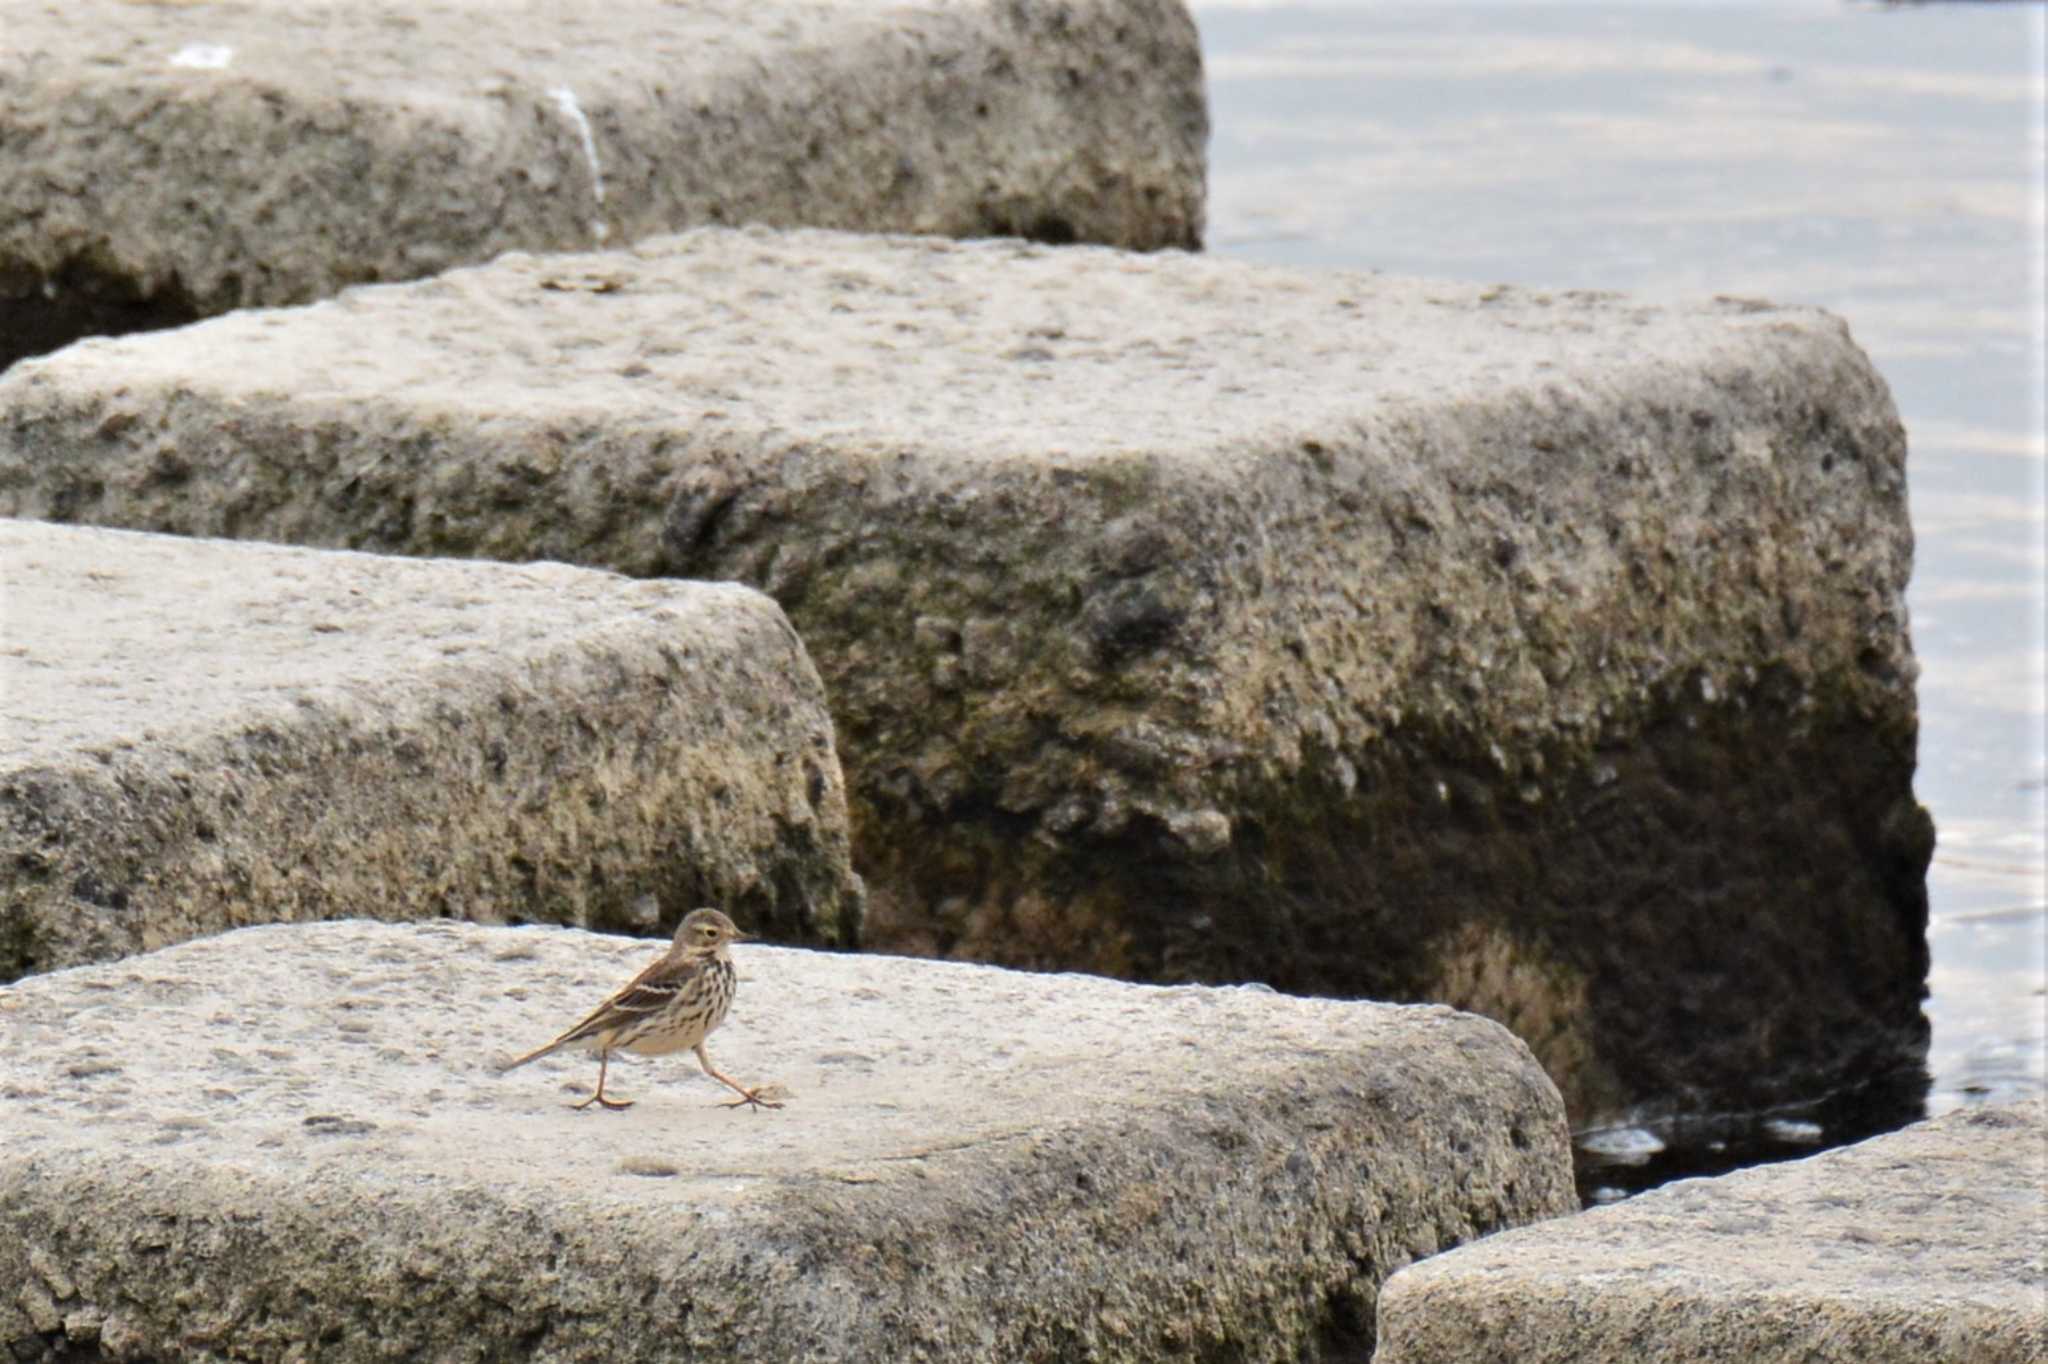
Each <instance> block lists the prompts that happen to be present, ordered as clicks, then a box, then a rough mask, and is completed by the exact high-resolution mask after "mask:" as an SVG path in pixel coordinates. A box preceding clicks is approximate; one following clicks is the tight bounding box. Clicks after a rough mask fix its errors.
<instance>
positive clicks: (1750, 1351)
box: [1373, 1103, 2048, 1364]
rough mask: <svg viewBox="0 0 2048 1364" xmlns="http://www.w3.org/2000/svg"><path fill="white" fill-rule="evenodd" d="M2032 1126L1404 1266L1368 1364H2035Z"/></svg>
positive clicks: (1661, 1198) (1699, 1188)
mask: <svg viewBox="0 0 2048 1364" xmlns="http://www.w3.org/2000/svg"><path fill="white" fill-rule="evenodd" d="M2043 1114H2044V1109H2043V1106H2042V1105H2041V1104H2039V1103H2030V1104H2026V1105H2021V1106H2015V1107H2011V1108H1980V1109H1964V1110H1962V1111H1960V1112H1956V1113H1951V1114H1948V1115H1947V1116H1945V1117H1941V1118H1937V1119H1935V1120H1934V1121H1932V1122H1927V1123H1921V1124H1919V1125H1917V1126H1913V1127H1909V1128H1907V1129H1906V1130H1904V1131H1902V1132H1897V1133H1893V1134H1892V1135H1890V1136H1884V1137H1878V1138H1876V1139H1874V1140H1871V1141H1867V1142H1864V1143H1862V1144H1861V1145H1858V1146H1850V1147H1844V1148H1842V1149H1840V1150H1837V1151H1831V1152H1828V1153H1827V1154H1825V1155H1819V1156H1814V1157H1812V1158H1810V1159H1807V1160H1801V1161H1795V1162H1793V1163H1791V1164H1786V1165H1771V1166H1762V1167H1758V1168H1755V1169H1749V1170H1744V1171H1741V1172H1739V1173H1737V1174H1732V1175H1725V1176H1722V1177H1721V1178H1719V1179H1691V1180H1686V1181H1684V1182H1682V1183H1678V1184H1671V1185H1666V1186H1665V1187H1664V1188H1661V1189H1657V1190H1654V1191H1652V1192H1650V1193H1645V1194H1640V1195H1638V1196H1637V1197H1635V1198H1632V1199H1630V1200H1629V1201H1627V1202H1625V1203H1619V1204H1616V1205H1614V1206H1612V1207H1607V1208H1601V1209H1598V1210H1596V1211H1593V1212H1589V1213H1586V1214H1585V1215H1583V1216H1580V1217H1573V1218H1569V1219H1566V1220H1563V1221H1558V1222H1552V1223H1550V1224H1548V1225H1547V1226H1543V1227H1534V1228H1525V1229H1523V1230H1521V1231H1516V1232H1510V1233H1507V1234H1505V1235H1501V1236H1496V1237H1491V1238H1489V1239H1487V1240H1485V1241H1483V1242H1480V1243H1479V1244H1477V1245H1471V1246H1466V1247H1463V1248H1461V1249H1459V1250H1456V1251H1453V1252H1452V1253H1450V1254H1448V1255H1442V1256H1439V1257H1437V1258H1435V1259H1433V1260H1429V1261H1427V1262H1425V1263H1423V1264H1418V1265H1415V1266H1412V1267H1411V1268H1408V1269H1406V1270H1403V1271H1402V1272H1401V1273H1400V1274H1398V1275H1396V1276H1395V1277H1394V1278H1393V1279H1392V1280H1391V1281H1390V1282H1389V1283H1388V1284H1387V1286H1386V1290H1385V1291H1384V1292H1383V1293H1382V1294H1381V1296H1380V1318H1379V1321H1380V1326H1379V1350H1378V1353H1377V1354H1375V1355H1374V1356H1373V1361H1374V1364H1477V1361H1486V1360H1506V1359H1512V1360H1517V1361H1523V1364H1566V1362H1567V1361H1569V1364H1607V1362H1608V1361H1612V1364H1717V1362H1718V1361H1726V1364H1738V1362H1739V1364H1793V1362H1794V1361H1797V1364H1930V1361H1943V1362H1944V1364H2040V1361H2042V1360H2044V1359H2048V1123H2044V1121H2043Z"/></svg>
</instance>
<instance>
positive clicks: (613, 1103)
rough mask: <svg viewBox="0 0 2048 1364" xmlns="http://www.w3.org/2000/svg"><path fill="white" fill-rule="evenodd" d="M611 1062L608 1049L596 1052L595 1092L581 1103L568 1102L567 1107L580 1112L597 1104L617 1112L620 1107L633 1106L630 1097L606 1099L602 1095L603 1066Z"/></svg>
mask: <svg viewBox="0 0 2048 1364" xmlns="http://www.w3.org/2000/svg"><path fill="white" fill-rule="evenodd" d="M611 1063H612V1054H611V1053H610V1052H609V1051H601V1052H599V1053H598V1054H597V1093H595V1094H593V1095H591V1096H590V1097H589V1098H587V1099H585V1100H584V1101H583V1102H582V1103H580V1104H570V1105H569V1107H571V1108H573V1109H575V1110H576V1111H577V1112H579V1113H581V1112H582V1111H583V1110H584V1109H586V1108H588V1107H590V1106H591V1105H592V1104H597V1105H599V1106H600V1107H603V1108H609V1109H610V1110H611V1111H612V1112H614V1113H617V1112H619V1111H620V1110H622V1109H627V1108H631V1107H632V1106H633V1101H632V1100H631V1099H607V1098H606V1097H605V1096H604V1072H605V1068H606V1067H608V1066H610V1065H611Z"/></svg>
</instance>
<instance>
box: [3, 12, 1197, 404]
mask: <svg viewBox="0 0 2048 1364" xmlns="http://www.w3.org/2000/svg"><path fill="white" fill-rule="evenodd" d="M1207 135H1208V116H1207V106H1206V100H1205V95H1204V91H1203V86H1202V65H1201V52H1200V46H1199V42H1198V39H1197V36H1196V33H1195V26H1194V23H1193V21H1192V19H1190V17H1189V16H1188V13H1187V11H1186V9H1185V7H1184V6H1183V4H1182V3H1181V0H1059V2H1058V3H1033V2H1023V0H907V2H906V3H902V4H890V5H867V4H829V5H821V4H809V3H801V2H800V0H797V2H792V0H744V2H742V0H693V2H692V3H690V4H687V5H680V4H669V3H658V2H656V0H514V2H513V3H501V2H500V0H489V3H483V2H481V0H437V2H436V0H429V2H427V3H418V2H416V0H347V2H346V3H337V2H335V0H325V2H323V3H306V2H305V0H246V2H245V3H239V4H233V5H218V4H206V5H193V4H163V3H158V4H137V3H124V2H122V0H62V3H34V2H33V0H30V2H24V0H8V3H7V4H6V6H5V8H4V11H0V147H4V148H5V149H6V155H5V162H4V166H0V367H4V366H5V365H7V364H9V363H12V362H13V361H14V360H15V359H16V358H18V357H19V356H22V355H28V354H36V353H40V352H42V351H47V350H51V349H54V348H55V347H56V346H58V345H61V344H63V343H64V342H66V341H69V340H71V339H72V338H74V337H76V336H81V335H86V334H91V333H96V332H108V331H116V332H117V331H127V330H134V329H137V328H142V327H151V326H162V325H166V324H168V323H171V322H175V321H185V320H189V319H191V318H193V317H199V316H209V315H212V314H215V313H219V312H223V311H226V310H228V309H230V308H236V307H246V306H255V305H274V304H287V303H302V302H306V301H309V300H312V299H316V298H323V297H326V296H328V295H331V294H333V293H334V292H336V291H337V290H339V289H341V288H342V287H344V286H346V285H350V284H355V283H359V282H363V281H369V280H393V279H413V278H418V277H421V276H425V275H432V274H435V273H438V272H439V271H442V270H445V269H447V268H449V267H450V266H454V265H462V264H469V263H473V262H477V261H482V260H488V259H490V258H491V257H493V256H496V255H498V254H499V253H501V252H504V251H510V250H574V249H580V248H585V247H590V246H597V245H603V244H606V243H610V244H613V245H617V244H622V243H625V242H630V241H635V240H638V239H639V238H641V237H645V236H647V235H649V234H651V233H657V232H664V231H674V230H676V229H678V228H683V227H690V226H695V225H699V224H705V223H734V224H738V223H749V222H758V223H769V224H777V225H785V226H794V225H799V224H807V225H812V226H820V227H838V228H846V229H851V230H859V231H898V232H929V233H941V234H947V235H955V236H996V235H1005V234H1019V235H1025V236H1031V237H1036V238H1039V239H1043V240H1052V241H1098V242H1108V243H1113V244H1116V245H1120V246H1129V247H1138V248H1152V247H1159V246H1196V245H1199V244H1200V241H1201V236H1202V213H1203V180H1204V154H1205V144H1206V140H1207Z"/></svg>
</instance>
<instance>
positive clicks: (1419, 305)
mask: <svg viewBox="0 0 2048 1364" xmlns="http://www.w3.org/2000/svg"><path fill="white" fill-rule="evenodd" d="M1905 490H1906V484H1905V439H1904V433H1903V431H1902V430H1901V428H1900V426H1899V423H1898V420H1897V417H1896V415H1895V413H1894V410H1893V407H1892V403H1891V400H1890V396H1889V394H1888V393H1887V391H1886V389H1885V386H1884V384H1883V382H1882V381H1881V380H1880V379H1879V378H1878V376H1877V375H1876V374H1875V373H1874V372H1873V371H1872V369H1871V367H1870V365H1869V362H1868V360H1867V359H1866V358H1865V357H1864V355H1863V354H1862V352H1861V351H1860V350H1858V349H1857V347H1856V346H1855V344H1854V343H1853V342H1852V341H1851V340H1850V338H1849V336H1848V333H1847V331H1846V329H1845V328H1844V327H1843V325H1842V324H1841V323H1840V322H1839V321H1838V320H1836V319H1835V318H1833V317H1830V316H1828V315H1826V314H1824V313H1820V312H1816V311H1813V310H1809V309H1788V308H1775V307H1771V306H1769V305H1767V304H1759V303H1752V302H1743V301H1738V300H1719V301H1712V302H1705V303H1702V304H1700V305H1698V306H1655V307H1653V306H1648V305H1646V304H1643V303H1640V302H1637V301H1633V300H1630V299H1626V298H1622V297H1617V296H1612V295H1593V294H1543V293H1531V292H1527V291H1523V290H1517V289H1512V288H1507V287H1503V286H1493V287H1479V286H1471V285H1461V284H1450V283H1437V282H1429V281H1420V280H1410V279H1395V278H1385V277H1379V276H1363V275H1355V274H1343V273H1323V274H1301V273H1292V272H1284V271H1275V270H1265V269H1259V268H1255V267H1250V266H1246V265H1243V264H1241V263H1235V262H1229V261H1221V260H1213V259H1203V258H1198V257H1189V256H1183V255H1178V254H1174V253H1163V254H1159V255H1152V256H1139V255H1132V254H1128V253H1121V252H1114V251H1107V250H1100V249H1092V248H1079V247H1077V248H1067V249H1064V250H1057V251H1055V250H1049V249H1045V248H1041V247H1036V246H1031V245H1026V244H1020V243H981V244H971V245H961V244H956V243H948V242H937V241H918V240H904V239H866V238H850V237H845V236H839V235H835V234H829V233H812V232H801V233H790V234H771V233H763V232H724V231H704V232H694V233H688V234H684V235H682V236H679V237H675V238H670V239H663V240H661V241H658V242H650V243H646V244H643V245H642V246H641V247H639V248H636V249H634V250H632V251H629V252H618V253H610V254H604V255H594V256H588V257H576V258H553V259H546V260H537V259H525V258H508V259H506V260H503V261H500V262H498V263H497V264H495V265H493V266H490V267H488V268H484V269H479V270H471V271H458V272H455V273H453V274H451V275H449V276H447V277H444V278H442V279H440V280H436V281H433V282H430V283H424V284H419V285H410V286H403V287H391V288H381V289H366V290H358V291H354V292H352V293H350V294H348V295H346V296H345V297H344V298H342V299H341V300H339V301H337V302H334V303H331V304H327V305H323V306H321V307H319V308H316V309H313V310H310V311H303V312H292V313H255V314H245V315H238V316H235V317H232V318H227V319H221V320H218V321H215V322H212V323H208V324H204V325H203V326H201V327H199V328H196V329H194V330H192V331H190V332H187V333H182V334H179V335H174V336H162V337H156V338H148V339H137V340H126V341H121V342H93V343H87V344H84V345H81V346H77V347H73V348H72V349H70V350H68V351H66V352H65V353H63V354H62V355H60V356H54V357H49V358H47V359H44V360H39V361H32V362H29V363H27V364H24V365H21V366H17V367H16V369H15V370H14V371H12V372H11V373H10V374H9V375H7V376H6V377H5V378H4V379H0V509H4V510H8V511H11V512H12V513H14V514H18V515H29V516H40V517H51V518H56V519H60V520H85V521H97V522H104V523H112V524H122V525H133V526H146V527H152V528H159V529H164V530H176V531H183V532H189V533H203V534H233V535H253V536H262V537H265V538H271V539H281V540H291V541H305V542H313V543H319V544H328V545H341V546H354V547H359V548H375V549H382V550H392V551H399V552H404V553H418V554H460V555H487V556H491V557H494V558H501V559H513V560H516V559H525V558H532V557H548V558H558V559H565V560H570V561H575V562H584V563H591V564H598V565H603V566H607V567H611V568H616V569H620V570H624V571H626V572H630V573H635V574H681V575H684V576H692V577H714V578H724V577H730V578H737V579H740V580H743V581H748V582H751V583H754V584H756V585H758V586H760V587H762V588H764V589H765V590H767V591H768V592H770V593H771V594H773V595H774V596H775V597H776V598H777V599H778V600H779V601H780V602H781V603H782V605H783V607H784V609H785V610H786V611H788V612H789V614H790V617H791V619H792V620H793V621H794V622H795V624H796V626H797V628H798V630H799V631H800V632H801V633H802V635H803V636H804V640H805V643H806V645H807V646H808V647H809V648H810V650H811V652H812V654H813V656H814V657H815V658H816V659H817V660H818V664H819V668H820V671H821V672H822V673H823V674H824V676H825V679H826V683H827V688H828V694H829V695H830V696H831V698H832V706H833V711H834V716H835V719H836V721H837V724H838V736H839V743H840V748H841V753H842V757H843V759H844V761H845V762H846V765H847V771H848V781H849V791H850V795H851V801H852V815H853V822H854V830H855V860H856V865H858V866H859V867H860V869H861V871H862V873H863V875H864V876H866V878H867V880H868V883H869V886H870V888H871V890H872V891H873V892H874V894H873V901H872V906H873V908H872V913H871V914H870V917H869V924H870V928H871V930H872V932H871V933H870V936H869V940H870V941H871V942H873V943H874V944H876V945H878V946H884V947H895V948H901V949H906V950H913V951H918V952H924V953H939V954H956V955H961V956H970V957H978V958H984V959H994V960H998V961H1002V962H1005V963H1008V964H1015V965H1033V966H1070V967H1080V968H1083V969H1089V970H1097V971H1102V972H1105V973H1110V974H1118V975H1128V976H1137V977H1142V978H1150V979H1166V980H1175V979H1179V980H1191V979H1192V980H1208V981H1229V980H1244V979H1248V978H1249V979H1260V980H1264V981H1266V982H1268V983H1270V984H1272V985H1275V986H1277V987H1279V988H1282V989H1286V990H1293V991H1303V992H1310V993H1319V994H1362V995H1369V996H1373V997H1378V998H1408V999H1417V998H1421V999H1440V1000H1445V1001H1448V1002H1452V1003H1456V1004H1460V1005H1462V1006H1466V1007H1471V1008H1474V1009H1477V1010H1478V1011H1480V1012H1484V1013H1488V1014H1490V1015H1492V1016H1493V1017H1496V1018H1499V1019H1502V1020H1503V1021H1506V1022H1508V1023H1509V1024H1510V1025H1511V1026H1512V1027H1513V1028H1514V1029H1515V1030H1516V1031H1517V1032H1518V1033H1519V1034H1520V1035H1522V1036H1523V1037H1524V1038H1526V1039H1527V1040H1529V1041H1530V1043H1531V1044H1532V1046H1534V1047H1535V1049H1536V1051H1537V1054H1538V1055H1539V1056H1540V1057H1541V1058H1542V1059H1543V1060H1544V1062H1545V1063H1546V1065H1548V1066H1549V1067H1550V1068H1551V1073H1552V1074H1553V1075H1554V1076H1555V1077H1556V1078H1557V1079H1558V1081H1559V1084H1560V1085H1561V1087H1562V1088H1563V1089H1564V1092H1565V1096H1566V1100H1567V1102H1568V1103H1569V1104H1570V1105H1571V1106H1572V1108H1573V1110H1574V1112H1575V1114H1576V1115H1577V1117H1578V1118H1579V1119H1580V1120H1582V1121H1589V1122H1590V1121H1594V1120H1598V1119H1601V1118H1603V1117H1607V1116H1611V1115H1614V1114H1618V1113H1623V1112H1625V1111H1627V1110H1629V1109H1632V1108H1642V1109H1645V1110H1648V1109H1653V1108H1657V1107H1659V1106H1661V1107H1664V1108H1674V1109H1679V1110H1684V1109H1687V1108H1693V1109H1708V1110H1714V1109H1729V1108H1733V1109H1748V1108H1758V1107H1764V1106H1768V1105H1772V1104H1777V1103H1783V1102H1788V1101H1792V1100H1800V1099H1806V1098H1810V1097H1812V1096H1813V1095H1814V1094H1817V1093H1820V1092H1823V1091H1826V1090H1830V1089H1836V1088H1841V1087H1853V1086H1854V1085H1855V1084H1856V1083H1858V1082H1859V1081H1861V1080H1862V1079H1864V1078H1866V1077H1870V1076H1873V1075H1877V1076H1897V1075H1909V1076H1910V1075H1917V1076H1918V1077H1919V1082H1920V1083H1921V1084H1923V1085H1924V1080H1925V1077H1924V1071H1922V1070H1921V1069H1920V1065H1921V1060H1922V1058H1923V1056H1924V1049H1925V1041H1926V1033H1925V1024H1924V1021H1923V1020H1922V1018H1921V1014H1920V997H1921V994H1922V986H1923V981H1924V979H1925V974H1926V938H1925V932H1924V929H1925V917H1926V900H1925V875H1924V873H1925V867H1926V863H1927V859H1928V856H1929V853H1930V851H1931V844H1932V830H1931V828H1930V825H1929V822H1928V819H1927V816H1926V814H1925V812H1924V811H1923V810H1922V809H1921V807H1920V806H1919V805H1918V804H1917V803H1916V802H1915V801H1914V799H1913V796H1912V791H1911V777H1912V771H1913V762H1914V746H1915V741H1916V719H1915V710H1914V692H1913V686H1914V678H1915V675H1916V671H1917V670H1916V665H1915V663H1914V660H1913V657H1912V653H1911V647H1910V643H1909V641H1908V637H1907V631H1906V614H1905V604H1904V598H1903V591H1904V587H1905V584H1906V579H1907V575H1908V571H1909V568H1910V563H1911V557H1912V533H1911V529H1910V527H1909V524H1908V520H1907V515H1906V491H1905Z"/></svg>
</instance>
